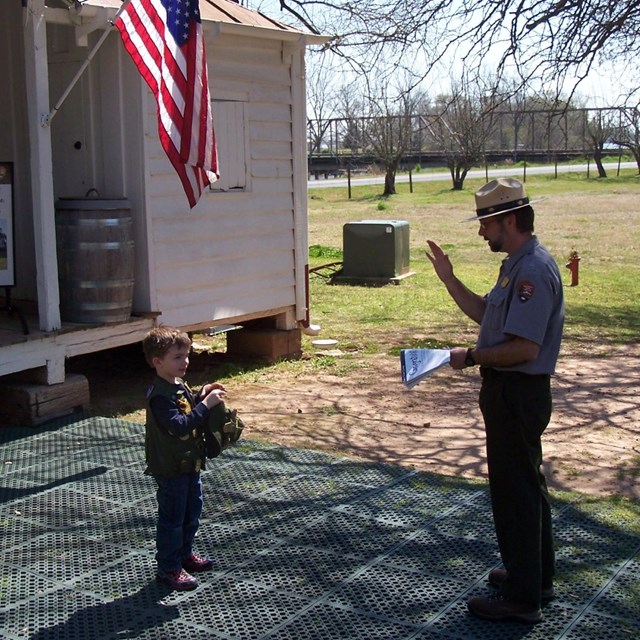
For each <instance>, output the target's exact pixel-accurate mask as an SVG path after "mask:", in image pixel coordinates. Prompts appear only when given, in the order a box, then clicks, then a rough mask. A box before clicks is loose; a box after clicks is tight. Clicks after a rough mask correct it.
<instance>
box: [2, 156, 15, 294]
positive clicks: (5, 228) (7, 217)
mask: <svg viewBox="0 0 640 640" xmlns="http://www.w3.org/2000/svg"><path fill="white" fill-rule="evenodd" d="M14 222H15V219H14V212H13V162H0V287H13V286H15V284H16V276H15V255H14V246H15V243H14V237H13V227H14Z"/></svg>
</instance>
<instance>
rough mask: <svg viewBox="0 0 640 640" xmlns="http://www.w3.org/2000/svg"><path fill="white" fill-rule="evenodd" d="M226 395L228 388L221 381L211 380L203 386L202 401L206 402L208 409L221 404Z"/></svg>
mask: <svg viewBox="0 0 640 640" xmlns="http://www.w3.org/2000/svg"><path fill="white" fill-rule="evenodd" d="M226 395H227V390H226V389H225V387H224V385H222V384H220V383H219V382H210V383H209V384H205V385H204V386H203V387H202V402H204V404H205V405H206V407H207V409H211V408H213V407H215V406H216V405H217V404H220V403H221V402H222V401H223V399H224V397H225V396H226Z"/></svg>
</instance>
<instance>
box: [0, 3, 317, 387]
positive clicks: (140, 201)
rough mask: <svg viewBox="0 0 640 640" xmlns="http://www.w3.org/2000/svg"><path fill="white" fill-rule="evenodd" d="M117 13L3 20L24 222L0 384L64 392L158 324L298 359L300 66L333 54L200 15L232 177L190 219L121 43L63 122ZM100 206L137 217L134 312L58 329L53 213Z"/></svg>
mask: <svg viewBox="0 0 640 640" xmlns="http://www.w3.org/2000/svg"><path fill="white" fill-rule="evenodd" d="M120 4H121V2H120V0H85V1H84V2H83V3H82V4H80V3H76V2H72V1H71V0H3V1H2V3H1V4H0V86H1V87H2V92H3V94H4V95H3V98H2V100H0V123H1V126H0V163H12V168H13V176H12V185H11V188H12V198H13V209H14V218H13V221H12V222H5V226H7V225H9V226H10V229H9V231H10V232H11V234H10V235H12V236H13V237H12V240H13V252H14V253H13V255H11V252H9V264H8V263H7V262H6V261H5V265H4V266H5V271H4V274H5V276H8V277H9V278H12V277H13V280H15V282H14V285H15V286H12V287H11V288H10V289H8V290H7V289H5V288H4V287H3V286H2V285H3V284H5V283H6V280H5V281H4V282H3V280H2V274H3V270H2V267H3V265H2V263H0V296H2V294H3V292H6V291H8V292H9V293H10V297H11V302H12V303H13V305H14V306H15V309H16V311H14V312H13V313H11V314H9V313H7V311H6V309H5V310H4V311H3V312H0V316H1V317H0V383H1V382H2V381H3V380H4V379H5V378H3V376H7V375H9V374H15V373H16V372H34V373H37V374H38V377H39V379H40V381H41V382H43V383H46V384H48V385H52V384H56V383H62V382H64V380H65V360H66V359H67V358H69V357H72V356H75V355H80V354H86V353H91V352H95V351H100V350H103V349H107V348H111V347H115V346H121V345H124V344H129V343H133V342H137V341H139V340H141V338H142V337H143V336H144V334H145V333H146V332H147V331H148V330H149V328H151V327H152V326H153V325H154V324H167V325H172V326H177V327H181V328H184V329H185V330H188V331H196V330H201V329H204V328H207V327H213V326H216V325H228V324H234V325H239V324H240V325H241V324H244V323H247V322H251V321H253V322H254V323H255V321H256V320H258V319H263V320H264V322H263V327H264V328H265V329H264V330H265V331H267V330H275V331H279V332H282V334H283V335H286V336H287V338H286V339H285V340H284V342H282V341H280V342H281V344H285V343H286V344H288V345H291V344H294V345H295V336H296V335H297V340H298V344H299V331H300V328H301V325H304V324H305V323H308V299H307V272H308V268H307V253H308V248H307V208H306V202H307V192H306V184H307V164H306V115H305V63H304V60H305V49H306V46H308V45H309V44H319V43H322V42H325V41H326V38H323V37H320V36H312V35H309V34H306V33H302V32H300V31H298V30H295V29H293V28H291V27H288V26H285V25H284V24H281V23H279V22H276V21H273V20H271V19H269V18H267V17H265V16H264V15H262V14H259V13H256V12H253V11H250V10H247V9H244V8H242V7H240V6H239V5H238V4H236V3H235V2H232V1H231V0H200V9H201V15H202V19H203V29H204V32H205V42H206V48H207V59H208V72H209V83H210V90H211V95H212V100H213V103H214V104H213V113H214V127H215V132H216V137H217V143H218V155H219V165H220V167H219V168H220V174H221V177H220V180H219V182H217V183H216V184H215V185H213V188H212V189H211V190H209V191H205V193H204V194H203V195H202V197H201V199H200V201H199V202H198V204H197V206H196V207H195V208H194V209H192V210H190V209H189V205H188V203H187V199H186V197H185V195H184V192H183V190H182V187H181V184H180V182H179V180H178V178H177V176H176V175H175V173H174V171H173V169H172V167H171V165H170V163H169V162H168V160H167V158H166V156H165V154H164V151H163V150H162V147H161V146H160V142H159V139H158V133H157V119H156V118H157V116H156V104H155V100H154V98H153V96H152V94H151V92H150V91H149V90H148V88H147V85H146V84H145V82H144V80H143V79H142V78H141V76H140V75H139V73H138V71H137V69H136V68H135V66H134V65H133V62H132V61H131V59H130V57H129V55H128V54H127V52H126V51H125V49H124V47H123V45H122V42H121V40H120V36H119V34H118V32H117V30H116V29H113V28H111V29H110V30H111V32H110V33H109V35H108V36H107V38H106V40H104V43H103V44H102V45H101V47H100V48H99V49H98V50H97V52H96V53H95V56H94V57H93V59H92V60H91V62H90V64H89V65H88V67H87V68H86V70H85V71H84V72H83V73H82V74H81V75H80V77H79V80H78V81H77V83H76V84H75V86H73V88H72V89H71V91H70V92H69V94H68V96H67V97H66V99H65V100H64V101H63V102H62V103H61V104H60V106H59V109H57V110H55V109H54V107H55V105H56V104H57V103H58V101H59V99H60V97H61V96H63V94H64V92H65V90H66V89H67V87H68V86H69V85H70V83H71V81H72V80H73V78H74V76H75V75H76V73H77V71H78V69H79V68H80V67H81V65H82V63H83V61H84V60H85V59H86V58H87V56H88V55H89V54H90V52H91V51H92V48H93V46H94V45H95V43H96V42H97V41H98V40H99V38H100V36H101V34H102V33H103V32H104V30H105V29H109V28H110V25H109V23H108V19H109V18H113V16H114V15H115V13H116V10H117V8H119V7H120ZM5 166H6V164H5ZM90 190H95V191H93V192H92V193H96V192H97V193H98V194H100V196H101V197H103V198H105V199H110V198H126V202H127V203H128V205H129V206H130V214H131V219H132V235H133V238H132V239H133V243H134V247H135V249H134V255H135V260H134V267H133V274H134V277H133V290H132V305H131V314H130V316H128V317H127V318H126V319H124V320H120V321H118V322H108V323H101V322H96V323H86V322H83V323H78V322H66V321H65V319H64V317H62V318H61V313H60V308H61V295H62V294H61V287H60V286H59V278H58V276H59V272H60V271H61V270H62V269H61V265H60V264H59V261H63V260H65V255H64V253H63V255H58V251H57V247H56V202H59V199H60V198H83V197H85V196H86V194H87V193H88V192H89V191H90ZM5 209H6V207H5ZM11 258H13V264H14V265H15V266H14V272H13V274H12V273H11V269H12V266H11V264H10V263H11V261H12V260H11ZM7 270H8V271H7ZM62 302H64V301H62ZM0 304H1V298H0ZM20 312H21V313H22V314H23V315H24V317H25V322H26V324H27V329H28V333H25V332H24V330H23V327H22V326H21V322H20V319H19V315H20ZM242 331H245V330H244V329H243V330H241V331H239V332H237V333H238V334H240V333H241V332H242ZM291 337H293V342H291V340H290V338H291ZM263 338H264V336H263ZM264 339H265V340H266V341H267V342H268V341H269V339H268V338H264ZM259 342H260V339H258V341H257V343H259ZM257 343H256V342H255V341H254V343H253V345H254V347H255V344H257ZM285 351H286V349H285ZM276 355H278V354H276ZM280 355H287V354H280Z"/></svg>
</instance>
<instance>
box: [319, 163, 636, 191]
mask: <svg viewBox="0 0 640 640" xmlns="http://www.w3.org/2000/svg"><path fill="white" fill-rule="evenodd" d="M604 167H605V169H606V170H607V172H608V173H609V174H610V175H615V172H616V171H617V170H618V163H617V162H608V163H605V165H604ZM620 168H621V169H637V165H636V163H635V162H621V163H620ZM555 170H556V168H555V167H554V166H553V165H550V166H542V167H527V175H535V174H545V173H553V172H554V171H555ZM523 171H524V170H523V168H522V167H513V168H508V167H502V168H500V169H489V170H488V172H485V170H484V169H473V170H472V171H469V173H468V174H467V178H484V177H485V175H487V173H488V175H489V177H490V178H496V177H498V176H522V175H523ZM586 171H587V165H586V164H565V165H558V173H580V172H584V173H586ZM590 171H591V175H594V176H595V175H597V171H598V170H597V169H596V167H595V165H594V164H592V165H591V168H590ZM411 179H412V180H413V182H424V181H431V180H448V181H449V182H450V181H451V176H450V175H449V172H448V171H438V172H433V173H431V172H428V171H421V172H420V173H414V174H413V175H412V176H411ZM399 182H409V176H408V175H407V174H398V175H397V176H396V183H399ZM307 184H308V188H309V189H322V188H324V187H346V186H347V185H348V182H347V179H346V178H328V179H326V180H322V179H321V180H309V181H308V183H307ZM369 184H384V175H378V176H357V177H352V178H351V186H352V187H353V186H359V185H369Z"/></svg>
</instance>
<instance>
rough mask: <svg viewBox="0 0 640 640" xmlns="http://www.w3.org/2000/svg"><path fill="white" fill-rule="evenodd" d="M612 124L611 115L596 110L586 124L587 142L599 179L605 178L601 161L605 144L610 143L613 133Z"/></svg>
mask: <svg viewBox="0 0 640 640" xmlns="http://www.w3.org/2000/svg"><path fill="white" fill-rule="evenodd" d="M614 122H615V120H614V117H613V115H612V113H611V112H610V111H605V110H604V109H598V110H597V111H596V112H595V114H594V115H593V116H592V117H591V118H589V120H588V122H587V140H588V142H589V144H590V146H591V153H592V154H593V160H594V162H595V163H596V167H597V168H598V176H599V177H600V178H606V177H607V171H606V169H605V168H604V164H603V163H602V159H603V157H604V155H605V144H606V143H607V142H610V141H611V139H612V138H613V135H614V132H615V124H614Z"/></svg>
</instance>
